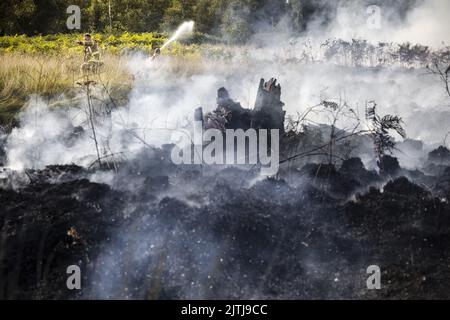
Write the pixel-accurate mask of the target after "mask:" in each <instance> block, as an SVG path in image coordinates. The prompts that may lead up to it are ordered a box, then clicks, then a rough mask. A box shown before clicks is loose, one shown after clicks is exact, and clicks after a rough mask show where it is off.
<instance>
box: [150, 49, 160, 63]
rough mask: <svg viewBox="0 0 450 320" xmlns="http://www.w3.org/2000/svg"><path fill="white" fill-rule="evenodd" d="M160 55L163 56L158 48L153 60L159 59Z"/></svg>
mask: <svg viewBox="0 0 450 320" xmlns="http://www.w3.org/2000/svg"><path fill="white" fill-rule="evenodd" d="M160 55H161V49H160V48H156V49H155V52H154V53H153V56H152V60H155V59H157V58H158V57H159V56H160Z"/></svg>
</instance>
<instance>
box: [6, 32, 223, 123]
mask: <svg viewBox="0 0 450 320" xmlns="http://www.w3.org/2000/svg"><path fill="white" fill-rule="evenodd" d="M94 38H95V39H96V41H97V42H98V44H99V46H100V48H101V52H102V58H101V60H102V62H103V68H102V79H103V81H104V82H105V83H108V86H109V89H110V91H111V92H112V93H113V94H116V95H117V98H118V99H125V98H126V96H127V95H128V93H129V90H130V89H131V81H132V80H131V79H132V75H130V74H129V71H128V70H127V68H126V57H127V55H128V54H130V53H134V52H141V53H143V54H146V55H151V54H152V52H153V51H154V49H155V48H156V47H160V46H162V44H163V43H164V42H165V41H166V40H167V36H166V35H163V34H158V33H123V34H120V35H105V34H94ZM82 39H83V35H82V34H70V35H68V34H57V35H47V36H35V37H28V36H24V35H16V36H3V37H0V58H1V61H2V63H1V64H0V125H3V126H5V125H8V124H11V122H12V121H13V119H14V117H15V116H16V115H17V113H18V112H19V111H20V110H21V109H22V108H23V107H24V105H25V104H26V102H27V101H28V100H29V98H30V96H32V95H33V94H37V95H39V96H41V97H43V98H44V99H49V100H50V99H51V98H52V97H56V96H59V95H62V94H65V95H67V96H71V95H73V93H74V92H75V91H76V90H77V84H76V82H77V80H78V79H79V78H80V77H81V76H82V75H81V71H80V66H81V64H82V63H83V47H82V46H80V45H78V44H77V40H82ZM205 40H206V41H209V42H211V41H210V40H211V39H208V38H207V36H205V35H201V34H195V35H194V36H192V37H191V39H189V40H188V41H185V42H183V43H174V44H172V45H171V46H170V47H169V48H168V49H165V50H164V52H163V54H165V55H170V56H172V57H175V58H176V57H182V58H183V60H185V61H186V60H189V61H191V62H193V63H191V66H194V67H195V65H200V64H199V63H195V61H198V60H199V58H200V57H201V56H202V55H203V54H207V55H209V56H215V55H220V52H221V47H220V46H218V45H214V44H211V43H209V44H201V43H202V42H204V41H205ZM174 65H175V66H176V64H174ZM180 65H186V64H185V63H183V64H180ZM185 67H186V66H185Z"/></svg>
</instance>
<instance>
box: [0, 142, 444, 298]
mask: <svg viewBox="0 0 450 320" xmlns="http://www.w3.org/2000/svg"><path fill="white" fill-rule="evenodd" d="M438 156H439V155H438ZM168 159H169V158H168V154H167V150H164V149H162V150H160V149H157V150H152V151H146V152H145V153H144V154H143V155H142V157H139V161H137V160H136V161H133V162H130V163H127V164H126V165H125V164H122V165H121V166H119V169H118V172H114V171H113V170H105V169H102V170H101V169H96V170H87V169H83V168H80V167H77V166H75V165H71V166H51V167H47V168H46V169H45V170H38V171H31V170H28V171H27V172H26V173H23V174H19V173H11V172H10V173H6V172H4V173H5V174H4V176H5V177H6V178H5V177H4V178H3V179H2V181H1V185H2V187H1V188H0V205H1V206H0V231H1V233H0V297H1V298H3V299H12V298H18V299H28V298H32V299H43V298H46V299H77V298H130V299H178V298H182V299H183V298H196V299H203V298H206V299H234V298H236V299H250V298H273V299H281V298H284V299H315V298H327V299H328V298H333V299H335V298H337V299H341V298H342V299H343V298H345V299H355V298H360V299H386V298H387V299H391V298H392V299H393V298H396V299H417V298H426V299H430V298H438V299H448V298H450V289H449V288H450V250H448V248H450V204H449V199H450V167H447V166H445V165H431V164H430V166H429V167H428V171H427V174H425V173H423V172H421V171H408V170H404V169H402V168H400V166H398V163H396V161H395V159H393V158H387V159H385V162H386V166H385V172H384V173H383V174H382V175H379V174H378V173H376V172H375V171H368V170H366V169H365V168H364V166H363V164H362V162H361V160H359V159H358V158H353V159H349V160H347V161H345V162H344V163H343V164H342V166H340V167H337V168H336V167H335V166H333V165H328V164H322V165H320V164H307V165H306V166H304V167H302V168H300V169H299V170H294V172H290V173H289V174H286V173H282V174H281V175H280V177H278V178H277V179H274V178H269V179H268V178H266V179H262V178H258V176H257V173H256V172H249V171H246V170H240V169H238V168H220V169H218V168H211V167H192V166H188V167H177V166H174V165H172V164H171V163H170V161H168ZM388 164H389V165H390V167H389V168H388V167H387V165H388ZM93 177H96V178H93ZM99 177H109V179H110V180H109V181H110V185H111V186H109V185H107V184H103V183H95V182H92V181H99ZM100 180H101V179H100ZM74 264H75V265H78V266H79V267H80V268H81V272H82V289H81V290H73V291H71V290H68V289H67V286H66V280H67V277H68V276H69V275H68V274H66V269H67V267H68V266H69V265H74ZM370 265H378V266H379V267H380V268H381V271H382V275H381V286H382V287H381V289H380V290H368V288H367V284H366V280H367V278H368V277H369V274H367V273H366V270H367V267H368V266H370Z"/></svg>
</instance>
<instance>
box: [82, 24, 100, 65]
mask: <svg viewBox="0 0 450 320" xmlns="http://www.w3.org/2000/svg"><path fill="white" fill-rule="evenodd" d="M78 44H79V45H82V46H84V63H83V64H82V65H81V71H82V72H83V74H87V73H89V72H92V73H97V72H98V71H99V67H100V65H101V62H100V50H99V47H98V45H97V43H96V42H95V41H94V39H92V37H91V35H90V34H89V33H86V34H85V35H84V41H78Z"/></svg>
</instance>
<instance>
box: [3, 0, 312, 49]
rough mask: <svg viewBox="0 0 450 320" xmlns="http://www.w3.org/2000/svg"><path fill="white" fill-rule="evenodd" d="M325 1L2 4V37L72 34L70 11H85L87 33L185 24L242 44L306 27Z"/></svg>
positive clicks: (39, 0) (46, 0) (6, 0)
mask: <svg viewBox="0 0 450 320" xmlns="http://www.w3.org/2000/svg"><path fill="white" fill-rule="evenodd" d="M319 2H320V1H319V0H22V1H17V0H2V1H1V3H0V34H1V35H12V34H27V35H38V34H42V35H45V34H52V33H67V32H71V31H70V30H68V28H67V27H66V20H67V18H68V16H69V14H68V13H67V12H66V10H67V8H68V7H69V6H70V5H77V6H79V7H80V9H81V30H79V31H81V32H105V33H115V32H124V31H128V32H150V31H169V30H172V29H173V28H174V27H176V26H177V25H178V24H180V23H181V22H182V21H185V20H194V21H195V22H196V30H197V31H199V32H201V33H207V34H211V35H225V36H226V37H229V38H230V39H231V40H235V41H241V40H244V39H246V38H247V37H248V36H249V35H251V34H252V33H254V32H255V31H256V29H257V28H261V27H270V26H273V25H276V24H277V23H278V22H279V21H280V20H281V19H287V21H288V25H289V27H290V28H292V30H294V31H301V30H302V29H304V27H305V23H306V19H307V18H308V16H311V15H312V14H313V13H314V10H315V8H317V3H319Z"/></svg>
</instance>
